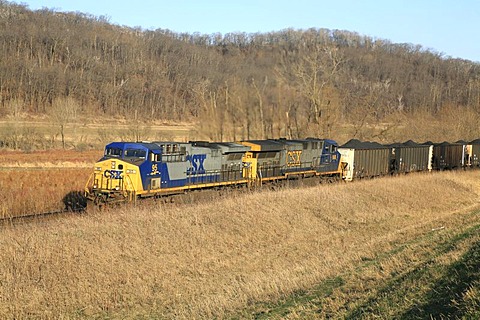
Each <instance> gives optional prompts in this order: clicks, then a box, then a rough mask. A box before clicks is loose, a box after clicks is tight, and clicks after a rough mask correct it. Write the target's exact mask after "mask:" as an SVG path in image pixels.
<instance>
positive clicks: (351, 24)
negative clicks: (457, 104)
mask: <svg viewBox="0 0 480 320" xmlns="http://www.w3.org/2000/svg"><path fill="white" fill-rule="evenodd" d="M11 2H16V3H22V4H25V5H27V6H28V8H30V9H31V10H37V9H42V8H49V9H54V10H55V11H69V12H70V11H73V12H83V13H89V14H92V15H95V16H106V17H107V18H108V20H109V21H110V22H111V23H113V24H117V25H124V26H129V27H141V28H142V29H151V30H154V29H158V28H160V29H169V30H171V31H175V32H187V33H194V32H199V33H201V34H213V33H221V34H226V33H229V32H246V33H255V32H270V31H280V30H283V29H287V28H293V29H309V28H318V29H319V28H326V29H330V30H335V29H338V30H347V31H352V32H357V33H359V34H360V35H366V36H370V37H373V38H380V39H386V40H390V41H391V42H393V43H412V44H415V45H417V44H419V45H421V46H422V47H423V48H425V49H430V50H431V51H434V52H438V53H441V54H443V56H445V57H452V58H462V59H467V60H472V61H476V62H480V41H479V40H480V39H479V38H480V37H479V33H480V0H391V1H389V0H383V1H382V0H357V1H355V0H329V1H324V0H243V1H235V2H233V1H228V0H203V1H201V0H168V1H166V0H136V1H126V0H115V1H114V0H81V1H73V0H20V1H17V0H15V1H11Z"/></svg>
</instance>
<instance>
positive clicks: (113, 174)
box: [103, 170, 122, 179]
mask: <svg viewBox="0 0 480 320" xmlns="http://www.w3.org/2000/svg"><path fill="white" fill-rule="evenodd" d="M103 175H104V176H105V178H110V179H122V171H117V170H105V172H103Z"/></svg>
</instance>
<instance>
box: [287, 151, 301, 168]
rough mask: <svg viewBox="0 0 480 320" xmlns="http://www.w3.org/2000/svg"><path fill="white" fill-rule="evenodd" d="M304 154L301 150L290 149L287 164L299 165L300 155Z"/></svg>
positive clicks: (291, 165) (290, 165)
mask: <svg viewBox="0 0 480 320" xmlns="http://www.w3.org/2000/svg"><path fill="white" fill-rule="evenodd" d="M301 154H302V151H301V150H295V151H288V152H287V166H289V167H293V166H299V165H300V156H301Z"/></svg>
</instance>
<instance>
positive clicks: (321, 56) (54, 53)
mask: <svg viewBox="0 0 480 320" xmlns="http://www.w3.org/2000/svg"><path fill="white" fill-rule="evenodd" d="M0 44H1V45H0V54H1V55H2V57H6V58H5V59H2V60H1V61H0V94H1V96H2V99H1V100H0V117H7V116H8V117H21V116H23V115H25V114H30V115H45V114H47V115H48V116H49V119H52V121H53V120H55V119H56V121H63V122H74V121H88V120H85V119H86V118H87V119H89V118H92V117H93V118H95V119H97V120H98V119H102V118H106V119H117V120H119V119H127V120H128V121H129V122H133V123H139V124H144V122H145V121H148V120H164V121H175V122H176V121H182V122H192V123H197V124H198V125H197V126H198V130H199V135H201V136H202V137H201V138H203V137H206V138H208V139H212V140H238V139H253V138H266V137H270V138H274V137H282V136H283V137H305V136H328V137H331V138H335V139H339V140H344V141H345V140H347V139H350V138H354V137H357V138H360V139H376V140H394V139H398V138H402V137H404V134H405V133H406V132H408V133H409V134H410V135H409V138H411V139H418V140H438V141H440V140H445V139H452V140H453V139H456V140H458V139H474V138H477V137H478V136H479V135H480V132H479V130H478V129H477V128H478V126H477V125H475V124H477V123H478V120H479V117H478V113H479V111H480V110H479V106H480V80H479V79H480V76H479V75H480V69H479V65H478V64H475V63H472V62H470V61H465V60H458V59H450V58H448V57H443V56H442V55H441V54H439V53H436V52H431V51H429V50H427V49H425V48H422V47H421V46H419V45H414V44H395V43H391V42H389V41H388V40H382V39H374V38H371V37H367V36H362V35H359V34H357V33H355V32H349V31H341V30H328V29H309V30H290V29H287V30H280V31H278V32H272V33H267V34H245V33H233V34H226V35H220V34H214V35H200V34H193V35H190V34H178V33H174V32H171V31H169V30H141V29H133V28H127V27H122V26H117V25H112V24H110V23H109V22H108V20H106V19H105V18H104V17H95V16H89V15H86V14H82V13H72V12H70V13H62V12H55V11H53V10H46V9H45V10H38V11H30V10H28V8H26V7H25V6H23V5H16V4H12V3H9V2H6V1H1V2H0ZM80 119H82V120H80Z"/></svg>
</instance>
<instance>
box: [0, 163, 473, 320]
mask: <svg viewBox="0 0 480 320" xmlns="http://www.w3.org/2000/svg"><path fill="white" fill-rule="evenodd" d="M479 196H480V172H478V171H471V172H452V173H435V174H424V175H415V176H406V177H397V178H383V179H377V180H369V181H361V182H357V183H352V184H335V185H327V186H325V185H321V186H316V187H309V188H304V189H288V190H280V191H276V192H270V191H263V192H257V193H252V194H237V195H233V196H229V197H226V198H222V199H219V200H217V201H212V202H208V203H202V204H196V205H194V204H183V205H176V206H171V205H160V204H159V205H158V206H157V207H152V206H146V205H145V207H136V208H132V207H119V208H117V209H116V210H110V211H103V212H96V213H89V214H86V215H79V216H69V217H66V218H65V219H60V220H52V221H48V222H47V223H38V224H28V225H22V226H7V227H6V228H3V229H1V230H0V269H1V270H2V273H1V274H0V297H1V298H0V316H1V317H2V318H40V319H41V318H44V319H51V318H92V317H93V318H184V319H191V318H214V317H217V318H269V317H271V318H292V319H295V318H299V319H300V318H301V319H303V318H327V317H334V318H362V317H363V318H376V317H381V318H394V317H397V318H409V319H411V318H429V316H430V315H432V316H434V317H437V318H440V317H442V316H443V317H444V318H448V317H456V316H458V317H461V316H465V317H467V318H469V317H471V318H474V317H478V316H480V315H479V314H478V310H479V306H480V293H479V290H480V289H479V281H480V278H479V277H480V274H479V269H480V268H479V261H480V259H479V255H480V252H479V251H480V249H479V245H478V243H479V242H480V241H479V240H480V232H479V229H480V215H479V212H480V202H479V201H478V198H479Z"/></svg>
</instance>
